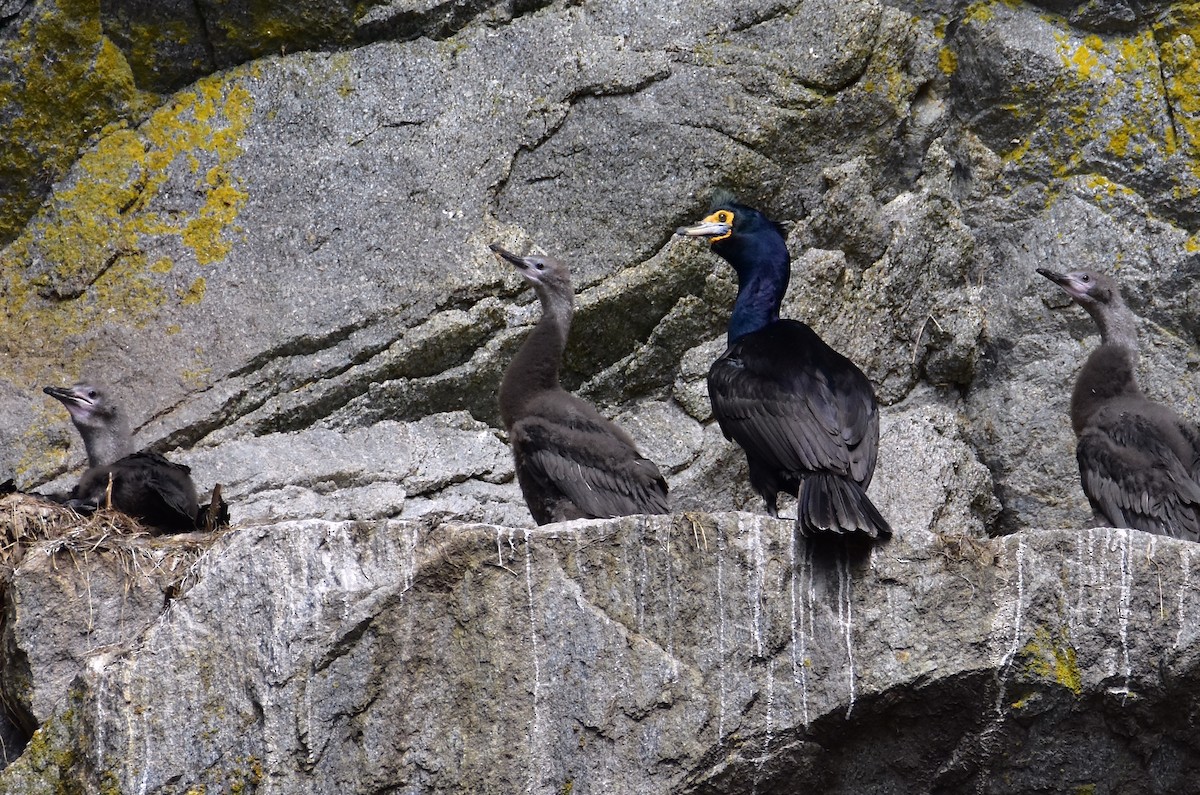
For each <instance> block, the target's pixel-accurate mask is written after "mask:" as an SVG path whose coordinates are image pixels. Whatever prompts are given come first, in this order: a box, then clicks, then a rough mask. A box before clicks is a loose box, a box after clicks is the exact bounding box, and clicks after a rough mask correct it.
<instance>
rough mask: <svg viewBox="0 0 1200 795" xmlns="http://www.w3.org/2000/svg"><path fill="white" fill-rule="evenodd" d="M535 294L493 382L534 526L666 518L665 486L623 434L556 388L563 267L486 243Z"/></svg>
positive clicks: (566, 274) (562, 339) (565, 288)
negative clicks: (536, 310)
mask: <svg viewBox="0 0 1200 795" xmlns="http://www.w3.org/2000/svg"><path fill="white" fill-rule="evenodd" d="M489 248H491V250H492V251H493V252H494V253H495V254H496V255H497V256H498V257H500V258H502V259H504V260H506V261H507V262H509V263H511V264H512V265H513V266H514V267H516V269H517V272H518V273H520V274H521V276H522V277H523V278H524V279H525V280H526V281H527V282H529V283H530V284H531V285H532V286H533V289H534V290H535V291H536V292H537V295H538V299H539V300H540V301H541V304H542V317H541V319H540V320H539V321H538V323H537V326H536V327H535V328H534V329H533V331H532V332H531V333H530V334H529V337H528V338H526V340H525V342H524V343H523V344H522V345H521V348H520V350H518V351H517V355H516V356H515V357H513V360H512V362H511V363H510V364H509V366H508V369H507V370H506V371H505V373H504V380H503V381H501V383H500V418H501V420H503V422H504V427H505V429H506V430H507V431H508V437H509V441H510V442H511V444H512V451H513V460H514V462H515V464H516V471H517V482H518V483H519V484H520V485H521V493H522V494H523V495H524V497H525V504H526V505H528V506H529V512H530V513H532V514H533V518H534V521H536V522H537V523H538V524H546V523H548V522H560V521H563V520H566V519H580V518H585V517H587V518H593V519H597V518H600V519H603V518H610V517H613V516H627V515H630V514H638V513H668V508H667V482H666V481H665V480H664V479H663V476H662V475H661V474H660V473H659V471H658V467H657V466H656V465H655V464H654V462H653V461H650V460H649V459H647V458H645V457H643V456H642V454H641V453H639V452H638V450H637V446H636V445H635V444H634V441H633V439H632V438H630V436H629V434H627V433H625V431H623V430H621V429H620V428H618V427H617V426H616V425H614V424H613V423H611V422H609V421H608V420H607V419H605V418H604V417H602V416H601V415H600V412H598V411H596V409H595V407H593V406H592V405H591V404H590V403H588V402H587V401H584V400H581V399H580V398H578V397H576V396H575V395H572V394H571V393H569V392H567V391H566V390H564V389H563V388H562V387H561V386H560V385H559V383H558V374H559V369H560V367H561V365H562V355H563V349H564V348H565V347H566V343H567V333H568V332H569V331H570V328H571V314H572V311H573V303H574V292H573V291H572V289H571V274H570V271H569V270H568V269H567V266H566V265H564V264H563V263H561V262H557V261H556V260H552V259H548V258H545V257H536V256H529V257H518V256H516V255H515V254H512V253H509V252H508V251H505V250H504V249H503V248H501V247H500V246H498V245H496V244H492V245H491V246H489Z"/></svg>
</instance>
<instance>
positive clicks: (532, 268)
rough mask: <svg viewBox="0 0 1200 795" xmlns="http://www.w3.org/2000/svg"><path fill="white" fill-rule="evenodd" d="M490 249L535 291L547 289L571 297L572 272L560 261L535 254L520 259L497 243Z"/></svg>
mask: <svg viewBox="0 0 1200 795" xmlns="http://www.w3.org/2000/svg"><path fill="white" fill-rule="evenodd" d="M488 248H490V249H491V250H492V253H493V254H495V255H496V256H497V257H500V258H501V259H503V260H504V261H505V262H508V263H509V264H511V265H512V266H514V267H515V268H516V269H517V273H519V274H521V276H522V277H523V278H524V279H525V281H527V282H529V283H530V284H532V285H533V286H534V289H537V288H539V287H546V288H549V289H550V290H552V291H553V292H555V293H558V294H560V295H571V272H570V270H569V269H568V268H567V266H566V265H564V264H562V263H561V262H559V261H558V260H556V259H551V258H550V257H539V256H537V255H534V254H531V255H528V256H525V257H518V256H517V255H516V254H513V253H512V252H511V251H507V250H505V249H504V248H503V247H502V246H500V245H498V244H496V243H492V244H491V245H489V246H488ZM540 292H541V291H540V290H539V293H540Z"/></svg>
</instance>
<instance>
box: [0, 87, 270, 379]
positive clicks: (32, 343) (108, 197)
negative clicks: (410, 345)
mask: <svg viewBox="0 0 1200 795" xmlns="http://www.w3.org/2000/svg"><path fill="white" fill-rule="evenodd" d="M252 112H253V99H252V97H251V96H250V93H249V91H248V90H247V89H246V88H245V87H244V86H243V85H241V84H240V83H239V82H238V78H237V77H236V73H235V75H234V76H229V75H226V76H224V77H211V78H206V79H204V80H201V81H199V82H198V83H196V84H195V85H194V86H193V87H192V88H190V89H188V90H185V91H182V92H180V93H179V94H177V95H175V96H174V97H173V98H172V100H171V101H170V103H169V104H167V105H166V106H164V107H162V108H160V109H159V110H158V111H156V112H155V113H154V114H152V115H151V117H150V118H149V119H148V121H147V122H146V123H145V124H144V125H143V126H142V128H141V129H139V130H136V131H135V130H130V129H127V128H123V127H119V126H118V127H116V128H115V129H112V130H109V131H108V132H107V133H106V134H105V135H103V136H102V137H101V138H100V139H99V140H98V141H97V143H96V145H95V146H94V147H93V148H92V149H91V150H90V151H88V152H87V153H85V154H84V155H83V156H82V157H81V158H80V159H79V161H78V162H77V164H76V166H75V168H74V169H73V173H72V174H71V176H70V177H69V178H68V180H67V181H66V185H65V187H64V188H62V189H61V190H60V191H59V192H58V193H57V194H56V195H55V196H54V197H53V198H52V199H51V200H50V202H49V203H48V205H47V207H46V208H45V210H43V212H42V214H41V215H40V216H39V217H38V218H36V219H35V220H34V221H32V222H31V223H30V224H29V225H28V226H27V227H26V229H25V232H24V234H22V236H21V237H19V238H18V239H17V240H16V241H14V243H13V244H12V245H10V246H9V247H8V248H7V249H4V250H3V251H0V266H2V268H0V270H2V272H3V274H4V275H3V276H2V277H0V296H3V301H4V304H5V309H6V313H5V319H4V320H3V321H0V323H3V324H4V328H3V331H4V334H3V336H4V337H5V339H6V343H5V347H6V348H8V349H9V350H10V351H11V352H12V353H13V354H15V355H13V356H9V357H7V359H8V361H9V362H11V363H12V364H11V365H10V366H13V367H16V366H18V364H17V363H18V362H20V363H22V365H21V366H29V363H36V362H38V361H45V359H46V353H45V352H46V350H48V349H49V350H54V351H56V352H57V351H64V352H65V351H70V352H71V353H70V355H69V356H67V358H68V359H69V360H70V361H58V362H53V363H50V367H52V368H53V369H55V370H58V371H59V372H58V375H59V376H60V377H61V368H62V367H63V366H64V365H66V366H67V369H68V370H76V369H77V367H75V366H72V365H71V362H75V363H78V362H81V361H83V360H84V359H86V358H87V356H88V354H89V353H90V350H89V344H88V343H86V342H81V340H84V339H87V337H88V333H89V332H90V331H91V330H92V329H93V328H94V327H95V326H97V325H98V324H103V323H111V322H118V323H122V324H127V325H134V326H140V325H143V324H145V323H146V322H148V321H149V320H150V319H152V318H153V317H154V316H155V315H156V314H157V312H158V310H159V309H160V307H162V306H164V305H165V304H166V303H168V301H169V300H170V299H171V296H173V295H177V299H178V300H179V302H180V304H181V305H184V306H190V305H194V304H196V303H198V302H199V301H201V300H202V298H203V295H204V290H203V280H202V279H200V280H197V281H193V282H192V284H191V286H190V287H189V288H187V289H186V290H183V291H169V290H168V289H167V284H168V282H167V281H166V279H168V278H169V276H170V274H171V273H172V272H173V270H174V266H175V264H176V263H173V262H172V261H171V259H169V258H168V257H164V256H158V257H155V258H154V259H153V261H150V258H149V257H148V256H147V254H146V248H148V246H147V241H148V240H149V239H151V238H153V237H154V236H163V235H175V236H178V238H179V240H180V241H181V242H182V243H183V244H184V245H185V246H186V247H187V248H188V249H189V250H190V251H191V253H192V254H193V256H194V257H195V259H196V262H197V263H199V264H201V265H205V264H209V263H212V262H215V261H217V260H219V259H221V258H223V257H225V256H226V255H227V254H228V253H229V251H230V250H231V248H232V245H233V240H234V239H233V238H232V237H231V232H235V231H236V228H235V226H234V224H235V221H236V218H237V215H238V213H239V212H240V210H241V208H242V206H243V205H244V204H245V202H246V199H247V193H246V192H245V191H244V190H243V189H242V187H241V185H242V183H241V181H240V179H239V178H238V177H237V176H236V175H235V174H234V173H233V172H232V171H231V170H230V169H231V165H232V163H233V161H234V160H235V159H236V158H237V157H238V156H239V155H240V154H241V151H242V149H241V143H240V142H241V139H242V136H243V135H244V134H245V130H246V126H247V124H248V123H249V120H250V116H251V113H252ZM180 169H183V173H184V174H185V175H188V174H190V175H191V177H192V184H193V186H194V188H195V193H196V195H198V196H199V197H200V200H199V203H198V205H197V206H193V207H190V208H189V207H184V208H182V211H180V207H179V206H178V205H177V204H176V205H173V206H172V207H171V208H170V210H169V211H162V210H160V209H159V208H158V207H157V206H156V199H157V197H158V195H159V193H160V191H161V190H162V188H163V186H164V184H165V183H166V182H167V180H168V178H171V179H174V180H179V178H180ZM185 178H186V177H185ZM68 340H74V341H73V342H72V343H70V344H68ZM64 356H66V354H64ZM38 369H39V368H38V367H37V366H36V365H33V370H32V371H31V372H26V373H23V374H22V375H23V376H24V378H27V379H40V378H43V377H44V374H43V373H40V372H38Z"/></svg>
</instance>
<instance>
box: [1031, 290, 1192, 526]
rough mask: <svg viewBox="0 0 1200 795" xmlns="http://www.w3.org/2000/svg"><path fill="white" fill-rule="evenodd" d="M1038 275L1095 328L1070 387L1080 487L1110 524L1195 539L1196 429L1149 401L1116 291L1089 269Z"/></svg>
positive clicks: (1128, 314) (1129, 317)
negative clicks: (1093, 343) (1093, 342)
mask: <svg viewBox="0 0 1200 795" xmlns="http://www.w3.org/2000/svg"><path fill="white" fill-rule="evenodd" d="M1038 273H1040V274H1041V275H1043V276H1045V277H1046V278H1047V279H1049V280H1050V281H1052V282H1054V283H1055V284H1057V285H1058V286H1059V287H1061V288H1062V290H1063V292H1065V293H1066V294H1067V295H1069V296H1070V297H1071V300H1073V301H1074V302H1075V303H1077V304H1079V305H1080V306H1082V307H1083V308H1084V309H1086V310H1087V312H1088V314H1089V315H1091V316H1092V319H1093V320H1095V321H1096V325H1097V326H1099V328H1100V345H1099V346H1098V347H1097V348H1096V350H1094V351H1092V353H1091V355H1089V356H1088V359H1087V362H1086V363H1085V364H1084V365H1083V370H1081V371H1080V373H1079V380H1078V381H1076V382H1075V389H1074V391H1073V392H1072V393H1071V426H1072V428H1074V430H1075V436H1076V439H1077V444H1076V447H1075V457H1076V460H1077V461H1078V462H1079V475H1080V480H1081V481H1082V484H1083V492H1084V494H1086V495H1087V498H1088V502H1090V503H1091V505H1092V510H1093V511H1094V512H1095V514H1096V518H1097V519H1099V520H1101V521H1104V522H1107V523H1108V524H1110V525H1112V526H1113V527H1132V528H1134V529H1136V530H1145V531H1146V532H1149V533H1158V534H1160V535H1169V536H1174V537H1176V538H1185V539H1188V540H1189V541H1198V540H1200V428H1197V427H1196V425H1195V424H1193V423H1191V422H1188V421H1187V420H1185V419H1183V418H1182V417H1180V416H1179V415H1178V414H1176V413H1175V412H1174V411H1172V410H1171V409H1170V408H1168V407H1166V406H1164V405H1162V404H1161V403H1155V402H1154V401H1152V400H1150V399H1148V398H1147V397H1146V396H1145V395H1144V394H1143V393H1142V390H1141V389H1140V388H1138V385H1137V379H1136V378H1135V376H1134V370H1135V368H1136V367H1137V361H1138V343H1137V325H1136V319H1135V318H1134V315H1133V312H1132V311H1130V309H1129V307H1127V306H1126V305H1125V301H1124V299H1123V298H1122V297H1121V290H1120V288H1119V287H1118V286H1117V284H1116V282H1115V281H1113V280H1112V279H1111V278H1110V277H1108V276H1106V275H1104V274H1102V273H1096V272H1093V271H1075V272H1073V273H1066V274H1062V273H1055V272H1054V271H1050V270H1046V269H1045V268H1038Z"/></svg>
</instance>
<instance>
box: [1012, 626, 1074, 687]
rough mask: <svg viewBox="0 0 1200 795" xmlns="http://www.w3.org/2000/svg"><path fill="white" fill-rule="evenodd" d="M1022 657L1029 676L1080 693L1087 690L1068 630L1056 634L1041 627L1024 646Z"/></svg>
mask: <svg viewBox="0 0 1200 795" xmlns="http://www.w3.org/2000/svg"><path fill="white" fill-rule="evenodd" d="M1021 656H1022V658H1023V659H1024V663H1025V673H1026V674H1027V675H1028V676H1030V677H1032V678H1035V679H1042V680H1046V681H1050V682H1056V683H1058V684H1060V685H1062V686H1063V687H1065V688H1066V689H1068V690H1070V691H1071V692H1072V693H1073V694H1075V695H1076V696H1078V695H1079V694H1080V693H1082V692H1083V673H1082V672H1081V671H1080V670H1079V663H1078V662H1077V661H1076V659H1075V647H1074V646H1073V645H1072V644H1071V638H1070V636H1069V635H1068V634H1067V632H1066V630H1065V629H1062V630H1060V631H1059V632H1058V633H1057V634H1055V633H1052V632H1051V631H1050V630H1049V629H1047V628H1046V627H1038V628H1037V629H1036V630H1035V631H1034V636H1033V638H1032V639H1031V640H1030V641H1029V642H1028V643H1026V644H1025V646H1024V648H1022V649H1021Z"/></svg>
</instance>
